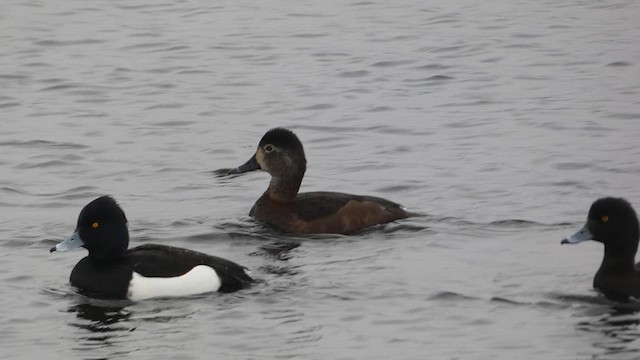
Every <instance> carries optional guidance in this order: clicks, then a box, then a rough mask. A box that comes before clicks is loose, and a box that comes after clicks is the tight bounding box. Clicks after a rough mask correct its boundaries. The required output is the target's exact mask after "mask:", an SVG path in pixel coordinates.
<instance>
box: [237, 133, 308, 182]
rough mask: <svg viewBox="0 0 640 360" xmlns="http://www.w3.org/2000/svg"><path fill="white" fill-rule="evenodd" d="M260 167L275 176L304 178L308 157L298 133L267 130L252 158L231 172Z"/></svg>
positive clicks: (241, 171)
mask: <svg viewBox="0 0 640 360" xmlns="http://www.w3.org/2000/svg"><path fill="white" fill-rule="evenodd" d="M258 169H260V170H264V171H266V172H268V173H269V174H271V176H274V177H278V178H287V177H299V178H300V180H302V176H303V175H304V172H305V171H306V169H307V159H306V158H305V156H304V148H303V147H302V143H301V142H300V140H299V139H298V137H297V136H296V134H294V133H293V132H292V131H291V130H288V129H284V128H275V129H271V130H269V131H267V133H266V134H264V136H263V137H262V139H261V140H260V143H259V144H258V149H257V150H256V153H255V154H254V155H253V156H252V157H251V159H249V161H247V162H246V163H244V164H243V165H241V166H239V167H237V168H235V169H232V170H231V171H230V172H229V173H231V174H240V173H244V172H249V171H253V170H258Z"/></svg>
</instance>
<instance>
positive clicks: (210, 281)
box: [127, 265, 221, 301]
mask: <svg viewBox="0 0 640 360" xmlns="http://www.w3.org/2000/svg"><path fill="white" fill-rule="evenodd" d="M220 285H221V283H220V277H219V276H218V274H217V273H216V271H215V270H214V269H213V268H211V267H209V266H205V265H198V266H196V267H194V268H193V269H191V271H189V272H188V273H186V274H184V275H182V276H176V277H170V278H163V277H144V276H142V275H140V274H138V273H136V272H134V273H133V276H132V277H131V281H130V282H129V290H128V292H127V297H128V298H129V299H131V300H133V301H138V300H144V299H151V298H158V297H180V296H189V295H196V294H204V293H208V292H213V291H217V290H218V289H219V288H220Z"/></svg>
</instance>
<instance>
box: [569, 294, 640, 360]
mask: <svg viewBox="0 0 640 360" xmlns="http://www.w3.org/2000/svg"><path fill="white" fill-rule="evenodd" d="M601 309H602V308H601ZM602 310H604V312H603V311H598V312H597V313H594V314H593V315H592V318H591V319H589V320H587V321H581V322H579V323H578V325H577V328H578V329H580V330H582V331H587V332H592V333H600V334H602V335H603V337H602V338H600V339H598V341H596V342H594V343H593V346H594V347H595V348H599V349H603V350H604V354H603V355H604V357H605V358H606V357H607V356H613V357H615V358H629V359H638V358H640V349H638V348H637V346H636V345H632V344H631V343H634V344H635V342H636V341H637V340H638V338H639V337H640V303H639V302H635V301H632V302H625V303H615V304H609V306H607V307H606V308H604V309H602Z"/></svg>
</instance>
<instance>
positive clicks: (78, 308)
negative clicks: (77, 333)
mask: <svg viewBox="0 0 640 360" xmlns="http://www.w3.org/2000/svg"><path fill="white" fill-rule="evenodd" d="M125 306H126V305H124V304H123V305H115V304H108V305H106V306H105V305H104V304H92V303H81V304H76V305H73V306H71V307H69V309H68V312H70V313H75V314H76V315H77V317H78V319H80V320H82V321H80V322H71V323H70V325H71V326H74V327H77V328H80V329H84V330H88V331H90V332H91V333H94V334H95V333H116V332H123V331H126V332H130V331H133V330H135V328H134V327H128V326H115V325H116V324H124V323H127V322H128V321H129V320H130V317H131V312H130V311H128V310H126V308H125ZM113 336H115V335H113ZM113 336H102V337H95V336H93V335H92V336H89V337H87V338H86V339H87V340H91V341H96V340H101V341H105V342H107V341H108V340H109V339H110V338H111V337H113Z"/></svg>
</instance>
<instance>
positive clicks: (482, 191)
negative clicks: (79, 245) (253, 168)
mask: <svg viewBox="0 0 640 360" xmlns="http://www.w3.org/2000/svg"><path fill="white" fill-rule="evenodd" d="M638 19H640V4H639V3H638V2H636V1H632V0H629V1H603V2H597V1H577V0H572V1H520V2H514V1H493V2H483V1H455V2H453V1H394V2H386V1H380V0H373V1H271V2H260V1H258V2H256V1H244V0H241V1H234V2H214V1H200V2H198V1H164V2H163V1H150V0H127V1H100V0H93V1H85V0H82V1H80V0H69V1H44V0H4V1H2V3H1V4H0V40H1V44H2V46H0V113H1V116H0V117H1V120H2V131H1V132H0V151H1V152H2V156H0V168H1V170H2V178H1V180H0V181H1V183H0V195H1V197H0V213H1V214H2V215H1V216H0V284H1V287H2V296H1V297H0V309H1V310H0V357H1V358H2V359H35V358H47V359H159V358H160V359H162V358H171V359H274V358H305V359H426V358H428V359H516V358H517V359H637V358H640V340H639V339H640V337H639V335H640V325H639V324H640V312H639V310H640V306H638V305H635V304H634V303H631V304H619V303H615V302H612V301H609V300H607V299H605V298H604V297H603V296H602V295H600V294H599V293H598V292H596V291H594V290H593V289H592V288H591V282H592V279H593V275H594V273H595V271H596V269H597V267H598V265H599V263H600V260H601V257H602V248H601V246H599V244H597V243H595V242H592V243H586V244H582V245H579V246H562V247H561V246H560V240H561V238H562V237H563V236H565V235H567V234H568V233H571V232H573V231H574V230H576V229H577V228H578V227H579V226H581V225H582V223H583V221H584V219H585V218H586V214H587V211H588V209H589V206H590V204H591V202H593V201H594V200H595V199H596V198H598V197H601V196H605V195H613V196H621V197H625V198H627V199H628V200H629V201H631V203H632V204H634V205H635V206H636V207H637V208H638V207H640V181H639V178H640V164H638V161H637V159H638V158H639V156H640V146H639V141H638V138H639V137H640V63H639V59H640V43H639V40H638V39H640V21H638ZM275 126H285V127H289V128H291V129H292V130H294V131H295V132H296V133H297V134H298V135H299V137H300V138H301V140H302V142H303V144H304V145H305V150H306V153H307V158H308V171H307V175H306V177H305V180H304V182H303V184H302V190H303V191H314V190H333V191H343V192H352V193H359V194H368V195H376V196H383V197H386V198H389V199H391V200H394V201H397V202H400V203H402V204H403V205H405V206H406V207H408V208H409V209H411V210H412V211H415V212H418V213H420V214H422V216H419V217H414V218H411V219H408V220H404V221H398V222H397V223H393V224H389V225H386V226H380V227H376V228H373V229H371V230H370V231H366V232H364V233H363V234H359V235H356V236H350V237H344V236H314V237H296V236H288V235H283V234H279V233H276V232H273V231H270V230H267V229H264V228H263V227H261V226H260V225H259V224H257V223H255V222H253V221H252V220H251V218H249V217H248V216H247V214H248V211H249V209H250V207H251V205H252V204H253V202H254V201H255V200H256V199H257V198H258V197H259V196H260V195H261V193H262V192H263V191H264V189H265V188H266V186H267V183H268V175H267V174H265V173H258V172H257V173H251V174H246V175H245V176H241V177H236V178H219V177H216V176H215V174H214V173H213V171H214V170H215V169H218V168H222V167H231V166H237V165H239V164H241V163H243V162H244V161H245V160H247V159H248V158H249V156H251V154H252V152H253V151H254V149H255V147H256V145H257V142H258V140H259V139H260V137H261V136H262V135H263V133H264V132H265V131H266V130H268V129H269V128H272V127H275ZM103 194H111V195H113V196H114V197H115V198H116V199H117V200H119V202H120V204H121V205H122V207H123V208H124V210H125V212H126V214H127V216H128V218H129V221H130V224H129V228H130V231H131V236H132V241H131V245H132V246H135V245H139V244H142V243H145V242H155V243H162V244H170V245H175V246H182V247H188V248H191V249H194V250H198V251H202V252H206V253H211V254H215V255H218V256H222V257H225V258H228V259H231V260H233V261H236V262H239V263H241V264H243V265H245V266H248V267H250V268H251V269H252V270H253V273H252V274H253V276H254V277H255V278H256V279H259V280H260V283H259V284H257V285H256V286H254V287H252V288H250V289H246V290H243V291H240V292H237V293H233V294H207V295H202V296H197V297H193V298H188V299H161V300H150V301H145V302H139V303H127V302H113V301H96V300H91V299H88V298H85V297H83V296H81V295H79V294H77V293H76V292H75V291H74V289H73V288H72V287H71V286H70V285H69V282H68V277H69V274H70V271H71V269H72V268H73V266H74V264H75V263H76V262H77V261H78V260H79V259H80V258H82V257H83V256H85V253H86V252H85V251H84V250H78V251H76V252H72V253H64V254H57V253H54V254H49V252H48V249H49V248H50V247H51V246H52V245H53V244H55V243H56V242H58V241H60V240H62V239H63V238H65V237H66V236H67V235H69V234H70V233H71V232H72V231H73V229H74V227H75V222H76V219H77V216H78V213H79V211H80V209H81V208H82V207H83V206H84V205H85V204H86V203H88V202H89V201H90V200H92V199H94V198H95V197H97V196H100V195H103Z"/></svg>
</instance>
